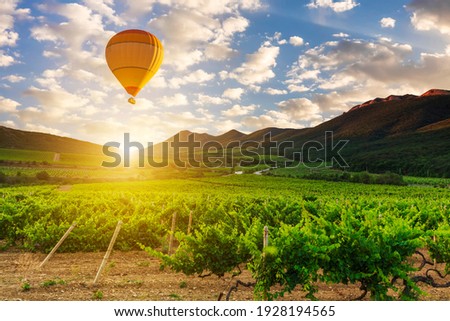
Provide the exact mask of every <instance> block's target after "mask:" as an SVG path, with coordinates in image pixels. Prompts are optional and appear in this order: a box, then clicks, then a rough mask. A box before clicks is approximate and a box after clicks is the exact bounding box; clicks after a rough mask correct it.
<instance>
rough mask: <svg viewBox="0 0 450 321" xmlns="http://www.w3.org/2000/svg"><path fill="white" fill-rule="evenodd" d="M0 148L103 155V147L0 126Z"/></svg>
mask: <svg viewBox="0 0 450 321" xmlns="http://www.w3.org/2000/svg"><path fill="white" fill-rule="evenodd" d="M0 148H7V149H26V150H39V151H49V152H55V153H76V154H90V155H100V154H102V146H100V145H97V144H93V143H89V142H85V141H81V140H77V139H73V138H68V137H61V136H56V135H51V134H44V133H38V132H28V131H23V130H17V129H12V128H7V127H4V126H0Z"/></svg>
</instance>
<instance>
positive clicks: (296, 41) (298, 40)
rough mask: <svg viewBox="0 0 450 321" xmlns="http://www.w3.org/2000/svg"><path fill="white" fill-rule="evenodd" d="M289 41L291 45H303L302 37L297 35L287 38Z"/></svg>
mask: <svg viewBox="0 0 450 321" xmlns="http://www.w3.org/2000/svg"><path fill="white" fill-rule="evenodd" d="M289 43H290V44H291V45H293V46H294V47H299V46H303V44H304V43H305V41H304V40H303V38H301V37H298V36H292V37H290V38H289Z"/></svg>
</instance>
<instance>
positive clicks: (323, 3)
mask: <svg viewBox="0 0 450 321" xmlns="http://www.w3.org/2000/svg"><path fill="white" fill-rule="evenodd" d="M357 6H359V3H357V2H355V1H354V0H344V1H333V0H313V1H311V2H310V3H308V4H307V7H308V8H310V9H318V8H330V9H331V10H333V11H334V12H338V13H339V12H345V11H349V10H352V9H353V8H355V7H357Z"/></svg>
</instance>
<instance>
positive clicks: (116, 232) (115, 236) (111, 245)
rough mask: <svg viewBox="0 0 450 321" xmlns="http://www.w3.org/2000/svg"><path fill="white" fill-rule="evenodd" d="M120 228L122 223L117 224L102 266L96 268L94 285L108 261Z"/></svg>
mask: <svg viewBox="0 0 450 321" xmlns="http://www.w3.org/2000/svg"><path fill="white" fill-rule="evenodd" d="M121 226H122V221H119V222H117V226H116V230H115V231H114V234H113V236H112V238H111V242H109V246H108V250H107V251H106V253H105V256H104V257H103V261H102V264H100V267H99V268H98V272H97V275H96V276H95V279H94V284H95V283H97V281H98V279H99V277H100V274H101V273H102V270H103V269H104V268H105V265H106V262H107V261H108V259H109V256H110V255H111V252H112V249H113V247H114V243H116V239H117V235H119V232H120V227H121Z"/></svg>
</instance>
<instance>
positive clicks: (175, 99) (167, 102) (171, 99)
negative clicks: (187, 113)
mask: <svg viewBox="0 0 450 321" xmlns="http://www.w3.org/2000/svg"><path fill="white" fill-rule="evenodd" d="M188 103H189V102H188V99H187V97H186V96H185V95H183V94H180V93H176V94H175V95H173V96H163V97H162V98H161V99H160V100H159V104H160V105H161V106H163V107H173V106H184V105H187V104H188Z"/></svg>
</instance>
